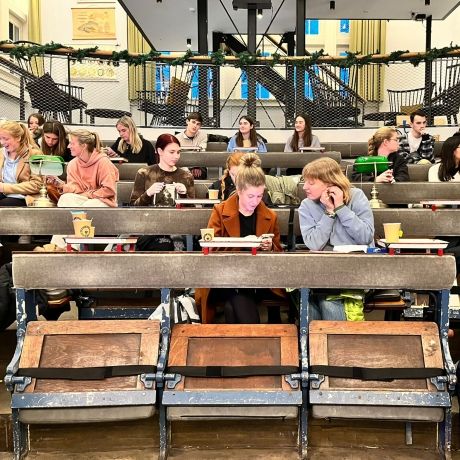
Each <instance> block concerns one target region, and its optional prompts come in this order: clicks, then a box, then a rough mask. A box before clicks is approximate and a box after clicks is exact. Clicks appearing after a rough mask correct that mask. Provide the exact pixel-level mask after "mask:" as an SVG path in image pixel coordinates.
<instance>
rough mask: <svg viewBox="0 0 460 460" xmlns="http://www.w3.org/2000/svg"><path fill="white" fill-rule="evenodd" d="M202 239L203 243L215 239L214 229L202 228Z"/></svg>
mask: <svg viewBox="0 0 460 460" xmlns="http://www.w3.org/2000/svg"><path fill="white" fill-rule="evenodd" d="M200 231H201V239H202V240H203V241H211V240H212V239H213V238H214V229H213V228H201V229H200Z"/></svg>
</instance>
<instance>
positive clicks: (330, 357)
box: [309, 321, 451, 428]
mask: <svg viewBox="0 0 460 460" xmlns="http://www.w3.org/2000/svg"><path fill="white" fill-rule="evenodd" d="M309 358H310V388H309V399H310V403H311V404H312V414H313V416H314V417H318V418H347V419H381V420H401V421H407V422H411V421H426V422H436V423H441V422H444V420H445V418H446V411H450V406H451V401H450V395H449V391H448V388H447V385H446V383H447V378H446V372H445V370H444V368H445V367H444V360H443V346H442V343H441V338H440V334H439V329H438V326H437V325H436V324H435V323H430V322H400V321H391V322H387V321H375V322H372V321H365V322H352V321H348V322H346V321H344V322H342V321H312V322H311V323H310V325H309ZM438 428H439V427H438Z"/></svg>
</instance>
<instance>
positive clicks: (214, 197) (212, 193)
mask: <svg viewBox="0 0 460 460" xmlns="http://www.w3.org/2000/svg"><path fill="white" fill-rule="evenodd" d="M208 197H209V199H210V200H217V198H219V190H214V189H211V188H210V189H208Z"/></svg>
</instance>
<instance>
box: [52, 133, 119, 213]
mask: <svg viewBox="0 0 460 460" xmlns="http://www.w3.org/2000/svg"><path fill="white" fill-rule="evenodd" d="M69 139H70V142H69V149H70V152H71V153H72V157H74V158H73V160H72V161H70V162H69V164H68V165H67V182H63V181H62V180H60V179H59V178H57V177H48V181H49V182H50V183H53V184H54V185H56V186H57V187H58V188H59V189H60V190H61V191H62V193H63V194H62V195H61V197H60V198H59V201H58V206H59V207H80V206H81V207H113V208H114V207H116V206H117V182H118V177H119V175H118V169H117V168H116V167H115V166H114V165H113V164H112V162H111V161H110V160H109V159H108V158H107V155H105V154H104V153H101V142H100V140H99V136H98V134H97V133H93V132H90V131H88V130H86V129H77V130H75V131H72V132H70V134H69Z"/></svg>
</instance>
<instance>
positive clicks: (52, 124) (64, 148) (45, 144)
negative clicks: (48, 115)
mask: <svg viewBox="0 0 460 460" xmlns="http://www.w3.org/2000/svg"><path fill="white" fill-rule="evenodd" d="M68 145H69V141H68V139H67V133H66V131H65V128H64V126H63V125H62V123H61V122H60V121H55V120H51V121H46V122H45V123H44V124H43V139H42V152H43V153H44V154H45V155H59V156H60V157H62V158H64V161H66V162H69V161H70V160H71V159H72V154H71V153H70V149H69V147H68Z"/></svg>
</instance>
